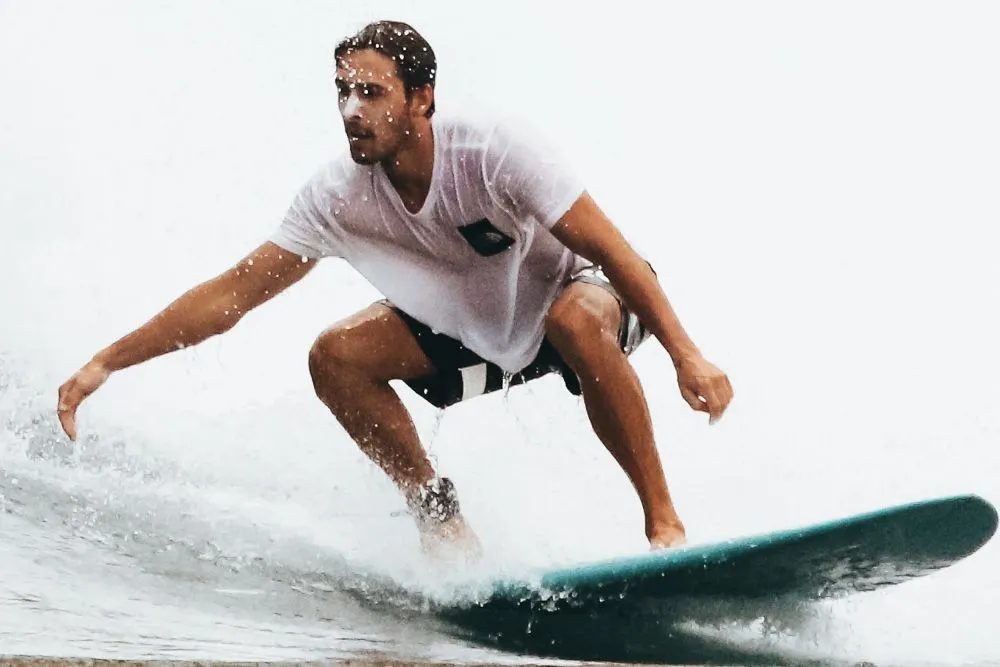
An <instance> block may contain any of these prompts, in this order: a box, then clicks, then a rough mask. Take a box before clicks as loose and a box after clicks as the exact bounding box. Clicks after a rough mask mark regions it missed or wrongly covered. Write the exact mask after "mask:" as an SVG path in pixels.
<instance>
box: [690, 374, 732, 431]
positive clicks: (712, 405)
mask: <svg viewBox="0 0 1000 667" xmlns="http://www.w3.org/2000/svg"><path fill="white" fill-rule="evenodd" d="M681 396H683V397H684V400H685V401H686V402H687V404H688V405H690V406H691V408H692V409H694V410H698V411H699V412H707V413H708V415H709V417H708V423H709V424H714V423H715V422H717V421H719V420H720V419H721V418H722V415H723V413H724V412H725V411H726V408H727V407H729V403H730V401H732V400H733V386H732V384H730V382H729V378H728V377H726V376H725V375H717V376H714V377H696V378H693V379H692V380H691V381H689V382H687V383H685V384H684V385H681Z"/></svg>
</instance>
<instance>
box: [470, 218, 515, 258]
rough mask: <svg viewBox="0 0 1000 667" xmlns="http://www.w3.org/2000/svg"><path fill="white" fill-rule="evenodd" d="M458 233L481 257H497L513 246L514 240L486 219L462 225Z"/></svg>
mask: <svg viewBox="0 0 1000 667" xmlns="http://www.w3.org/2000/svg"><path fill="white" fill-rule="evenodd" d="M458 233H459V234H461V235H462V236H464V237H465V240H466V241H468V242H469V245H471V246H472V249H473V250H475V251H476V252H477V253H479V254H480V255H482V256H483V257H492V256H493V255H498V254H500V253H502V252H503V251H504V250H506V249H507V248H509V247H511V246H512V245H514V239H512V238H511V237H509V236H507V235H506V234H504V233H503V232H501V231H500V230H499V229H497V228H496V227H494V226H493V223H492V222H490V221H489V220H487V219H486V218H483V219H482V220H479V221H478V222H472V223H469V224H468V225H462V226H461V227H459V228H458Z"/></svg>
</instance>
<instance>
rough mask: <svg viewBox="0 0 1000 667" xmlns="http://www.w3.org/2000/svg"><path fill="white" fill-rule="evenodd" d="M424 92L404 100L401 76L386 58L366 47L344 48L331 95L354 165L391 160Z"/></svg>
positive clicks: (417, 112)
mask: <svg viewBox="0 0 1000 667" xmlns="http://www.w3.org/2000/svg"><path fill="white" fill-rule="evenodd" d="M423 97H425V95H417V94H414V95H412V96H411V98H410V99H407V95H406V89H405V87H404V85H403V80H402V79H400V78H399V76H398V75H397V74H396V65H395V63H393V61H392V59H391V58H389V57H388V56H384V55H382V54H381V53H379V52H377V51H375V50H372V49H362V50H358V51H349V52H348V53H347V54H346V55H345V56H344V57H343V58H342V59H341V60H340V61H339V62H338V63H337V98H338V101H339V106H340V115H341V117H342V118H343V119H344V130H345V131H346V132H347V139H348V141H349V142H350V146H351V157H352V158H353V159H354V161H355V162H357V163H359V164H375V163H376V162H381V161H383V160H386V159H388V158H391V157H392V156H393V155H395V153H396V152H397V151H398V150H399V148H400V146H402V145H403V143H404V142H405V141H406V139H407V137H408V136H409V133H410V132H411V130H412V126H413V122H414V118H415V117H417V118H419V117H420V116H422V115H423V111H424V110H425V109H426V107H421V106H420V105H421V99H422V98H423Z"/></svg>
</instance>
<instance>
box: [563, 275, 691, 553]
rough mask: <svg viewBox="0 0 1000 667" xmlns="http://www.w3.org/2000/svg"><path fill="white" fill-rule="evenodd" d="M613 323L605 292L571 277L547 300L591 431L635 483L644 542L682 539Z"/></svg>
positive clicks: (615, 316) (638, 389) (660, 544)
mask: <svg viewBox="0 0 1000 667" xmlns="http://www.w3.org/2000/svg"><path fill="white" fill-rule="evenodd" d="M619 323H620V311H619V306H618V302H617V301H616V300H615V298H614V297H613V296H612V295H611V294H609V293H608V292H607V291H606V290H604V289H602V288H600V287H598V286H596V285H589V284H586V283H576V284H573V285H571V286H569V287H568V288H567V289H566V291H565V292H564V293H563V294H562V295H561V296H560V297H559V299H558V300H557V301H556V303H555V304H554V305H553V307H552V310H551V311H550V313H549V318H548V321H547V323H546V333H547V335H548V337H549V340H551V341H552V344H553V345H554V346H555V347H556V349H557V350H559V353H560V354H561V355H562V357H563V359H565V360H566V363H567V364H569V366H570V368H572V369H573V371H574V372H575V373H576V374H577V376H578V377H579V379H580V386H581V388H582V389H583V398H584V403H585V405H586V407H587V414H588V416H589V417H590V421H591V424H592V426H593V428H594V432H595V433H596V435H597V437H598V438H600V440H601V442H603V443H604V446H605V447H607V449H608V451H609V452H610V453H611V455H612V456H613V457H614V458H615V460H616V461H617V462H618V464H619V465H620V466H621V467H622V470H624V471H625V474H626V475H627V476H628V478H629V480H630V481H631V482H632V485H633V486H634V487H635V490H636V492H637V494H638V496H639V501H640V503H641V504H642V508H643V512H644V514H645V527H646V537H647V538H648V539H649V543H650V546H651V547H652V548H664V547H670V546H676V545H680V544H683V543H684V542H685V533H684V526H683V524H682V523H681V520H680V518H679V517H678V516H677V512H676V510H675V509H674V506H673V502H672V501H671V499H670V494H669V492H668V490H667V482H666V478H665V477H664V474H663V466H662V464H661V462H660V457H659V454H658V452H657V451H656V443H655V440H654V438H653V425H652V420H651V419H650V416H649V408H648V405H647V403H646V398H645V395H644V393H643V391H642V385H641V384H640V382H639V378H638V376H637V375H636V374H635V371H634V369H633V368H632V365H631V364H630V363H629V361H628V358H627V357H626V356H625V354H624V353H623V352H622V351H621V350H620V349H619V347H618V341H617V335H618V327H619Z"/></svg>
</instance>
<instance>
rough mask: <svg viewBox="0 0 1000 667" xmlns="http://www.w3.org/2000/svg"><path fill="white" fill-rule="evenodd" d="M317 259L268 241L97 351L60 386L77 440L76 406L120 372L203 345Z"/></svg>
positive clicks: (69, 429) (67, 426)
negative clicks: (175, 351) (111, 376)
mask: <svg viewBox="0 0 1000 667" xmlns="http://www.w3.org/2000/svg"><path fill="white" fill-rule="evenodd" d="M315 264H316V261H315V260H306V261H303V259H302V257H301V256H300V255H297V254H295V253H290V252H288V251H287V250H283V249H281V248H280V247H279V246H277V245H275V244H274V243H271V242H267V243H264V244H263V245H261V246H260V247H258V248H257V249H255V250H254V251H253V252H251V253H250V254H249V255H247V256H246V257H244V258H243V259H242V260H240V261H239V262H238V263H237V264H236V265H235V266H233V267H231V268H229V269H227V270H226V271H224V272H223V273H221V274H219V275H218V276H216V277H215V278H212V279H210V280H208V281H206V282H204V283H202V284H200V285H197V286H195V287H193V288H192V289H190V290H188V291H187V292H185V293H184V294H183V295H181V296H180V297H179V298H177V299H176V300H175V301H173V302H172V303H171V304H169V305H168V306H167V307H166V308H164V309H163V310H162V311H160V312H159V313H157V314H156V315H155V316H154V317H153V318H152V319H150V320H149V321H148V322H146V323H145V324H143V325H142V326H141V327H139V328H138V329H136V330H135V331H132V332H131V333H129V334H128V335H126V336H124V337H123V338H120V339H119V340H117V341H115V342H114V343H112V344H111V345H109V346H108V347H106V348H104V349H103V350H101V351H100V352H98V353H97V354H95V355H94V357H93V359H91V360H90V361H89V362H87V364H85V365H84V366H83V368H81V369H80V370H79V371H77V372H76V373H75V374H74V375H73V376H72V377H71V378H70V379H69V380H67V381H66V382H65V383H63V385H62V386H61V387H59V405H58V413H59V421H60V423H61V424H62V427H63V430H64V431H66V434H67V435H68V436H69V438H70V439H71V440H75V439H76V410H77V408H78V407H79V405H80V403H82V402H83V400H84V399H85V398H87V396H89V395H90V394H92V393H93V392H94V391H96V390H97V388H98V387H100V386H101V385H102V384H103V383H104V381H105V380H107V378H108V376H110V375H111V373H113V372H114V371H117V370H121V369H123V368H128V367H129V366H134V365H136V364H140V363H142V362H144V361H147V360H149V359H152V358H154V357H158V356H161V355H164V354H167V353H168V352H172V351H174V350H179V349H181V348H184V347H188V346H191V345H197V344H198V343H200V342H202V341H204V340H205V339H207V338H210V337H212V336H215V335H218V334H222V333H225V332H226V331H228V330H230V329H232V328H233V327H234V326H235V325H236V323H237V322H239V321H240V319H241V318H242V317H243V316H244V315H246V314H247V313H248V312H250V311H251V310H253V309H254V308H256V307H257V306H259V305H261V304H262V303H264V302H265V301H268V300H269V299H271V298H272V297H274V296H275V295H277V294H279V293H280V292H282V291H284V290H285V289H286V288H288V287H289V286H291V285H292V284H294V283H296V282H298V281H299V280H300V279H301V278H302V277H303V276H305V275H306V274H307V273H308V272H309V271H310V270H311V269H312V267H313V266H314V265H315Z"/></svg>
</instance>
